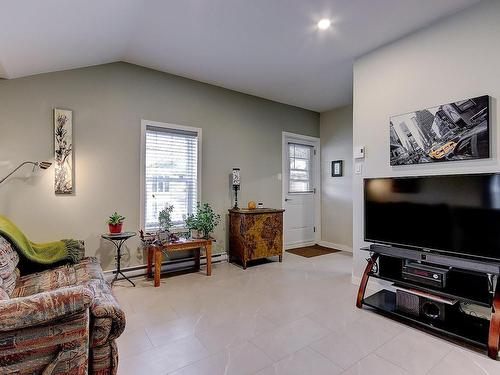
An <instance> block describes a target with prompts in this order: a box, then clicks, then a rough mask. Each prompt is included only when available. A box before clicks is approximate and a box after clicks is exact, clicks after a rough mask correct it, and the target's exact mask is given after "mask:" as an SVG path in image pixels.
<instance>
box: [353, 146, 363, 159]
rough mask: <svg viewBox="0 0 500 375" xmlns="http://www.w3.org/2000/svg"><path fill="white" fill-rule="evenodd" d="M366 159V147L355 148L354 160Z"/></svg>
mask: <svg viewBox="0 0 500 375" xmlns="http://www.w3.org/2000/svg"><path fill="white" fill-rule="evenodd" d="M364 157H365V146H355V147H354V159H361V158H364Z"/></svg>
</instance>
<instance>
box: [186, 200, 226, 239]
mask: <svg viewBox="0 0 500 375" xmlns="http://www.w3.org/2000/svg"><path fill="white" fill-rule="evenodd" d="M219 222H220V215H218V214H216V213H215V212H214V211H213V209H212V207H211V206H210V204H208V203H204V204H203V205H202V204H201V203H200V202H198V204H197V206H196V215H192V214H191V215H188V217H187V219H186V227H187V228H188V229H189V230H190V231H191V235H192V237H194V238H204V239H209V238H210V234H211V233H212V232H213V231H214V229H215V227H216V226H217V225H218V224H219Z"/></svg>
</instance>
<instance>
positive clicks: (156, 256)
mask: <svg viewBox="0 0 500 375" xmlns="http://www.w3.org/2000/svg"><path fill="white" fill-rule="evenodd" d="M201 247H204V248H205V251H206V255H207V276H210V275H211V274H212V240H205V239H192V240H180V241H178V242H171V243H167V244H162V245H159V244H152V245H147V252H148V263H147V269H146V273H147V276H148V277H151V276H152V272H151V271H152V267H153V262H154V269H155V270H154V286H155V287H158V286H160V272H161V264H162V261H163V252H164V251H166V252H171V251H183V250H194V251H195V268H196V269H197V270H198V271H199V270H200V258H201V254H200V248H201Z"/></svg>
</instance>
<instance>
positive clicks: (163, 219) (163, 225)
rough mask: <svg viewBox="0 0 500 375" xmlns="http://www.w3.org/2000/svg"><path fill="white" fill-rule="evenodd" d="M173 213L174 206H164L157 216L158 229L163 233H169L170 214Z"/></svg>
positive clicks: (170, 225) (170, 226)
mask: <svg viewBox="0 0 500 375" xmlns="http://www.w3.org/2000/svg"><path fill="white" fill-rule="evenodd" d="M173 211H174V206H172V205H170V206H169V205H166V206H165V208H164V209H163V210H161V211H160V213H159V214H158V223H159V224H160V229H161V230H164V231H165V232H170V229H171V228H172V217H171V215H172V212H173Z"/></svg>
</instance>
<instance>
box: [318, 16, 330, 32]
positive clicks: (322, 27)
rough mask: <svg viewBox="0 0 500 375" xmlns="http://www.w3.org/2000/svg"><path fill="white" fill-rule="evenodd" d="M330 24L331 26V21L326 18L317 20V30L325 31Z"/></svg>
mask: <svg viewBox="0 0 500 375" xmlns="http://www.w3.org/2000/svg"><path fill="white" fill-rule="evenodd" d="M331 24H332V21H330V20H329V19H328V18H323V19H321V20H319V22H318V29H320V30H326V29H328V28H330V26H331Z"/></svg>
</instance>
